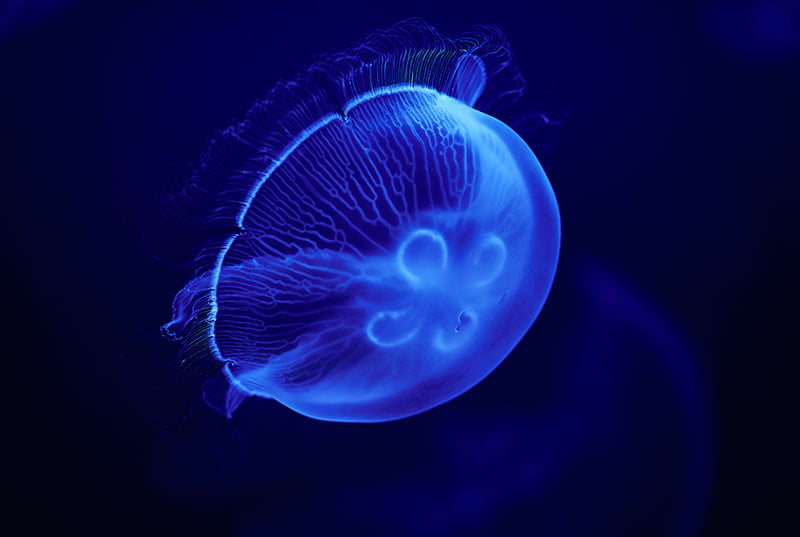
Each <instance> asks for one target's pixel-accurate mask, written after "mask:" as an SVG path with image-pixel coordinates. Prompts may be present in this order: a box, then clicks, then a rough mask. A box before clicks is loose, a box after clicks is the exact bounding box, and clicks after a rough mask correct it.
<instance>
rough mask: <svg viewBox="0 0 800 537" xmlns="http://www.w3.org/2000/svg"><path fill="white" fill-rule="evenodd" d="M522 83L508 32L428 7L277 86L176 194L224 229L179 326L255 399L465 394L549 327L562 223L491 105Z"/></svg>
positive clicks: (377, 401) (352, 412) (396, 404)
mask: <svg viewBox="0 0 800 537" xmlns="http://www.w3.org/2000/svg"><path fill="white" fill-rule="evenodd" d="M522 88H523V83H522V80H521V78H520V76H519V74H518V72H517V71H516V69H515V68H514V67H513V64H512V62H511V59H510V52H509V49H508V47H507V44H506V42H505V40H504V39H503V37H502V35H501V34H500V33H499V32H498V31H497V30H496V29H492V28H479V29H478V30H476V31H475V32H473V33H472V34H469V35H465V36H462V37H459V38H456V39H450V38H447V37H444V36H442V35H441V34H440V33H438V32H437V31H436V30H435V29H434V28H432V27H430V26H429V25H427V24H425V23H424V22H422V21H419V20H409V21H404V22H402V23H399V24H397V25H395V26H392V27H391V28H389V29H386V30H382V31H379V32H376V33H374V34H372V35H371V36H369V37H367V38H366V39H365V40H364V41H362V42H360V43H358V44H356V45H355V46H354V47H352V48H351V49H348V50H346V51H344V52H342V53H339V54H334V55H332V56H329V57H327V58H324V59H322V60H319V61H318V62H316V63H315V64H314V65H313V66H312V67H311V68H310V69H309V70H308V72H307V73H305V74H304V75H302V76H301V77H300V78H298V79H297V80H294V81H292V82H288V83H284V84H281V85H279V86H278V87H277V88H276V89H275V90H273V91H272V93H270V95H269V96H268V97H267V99H265V100H264V101H262V102H259V103H257V104H256V105H255V106H254V107H253V108H251V110H250V111H249V112H248V114H247V117H246V119H245V120H244V121H242V122H241V123H239V124H237V125H234V126H233V127H231V128H229V129H228V130H226V131H225V132H224V133H223V134H222V136H221V137H220V138H219V139H218V140H216V141H215V142H213V143H212V145H211V148H210V150H209V152H208V154H207V155H206V156H205V158H204V160H203V161H202V164H201V166H200V167H199V169H198V170H197V173H196V174H195V176H194V177H193V179H192V181H190V183H189V184H188V185H187V187H186V188H185V189H184V191H183V192H182V193H181V194H179V195H177V196H176V198H175V201H176V204H175V206H176V208H177V210H178V211H179V212H180V214H181V215H182V216H183V217H188V218H189V220H191V221H192V222H194V223H195V225H197V226H200V227H204V228H206V229H216V230H219V233H217V234H216V237H217V238H216V239H215V240H214V241H212V242H211V243H209V244H208V245H207V246H206V247H205V248H204V250H203V251H202V252H201V253H200V254H198V256H197V268H196V272H195V278H193V279H192V280H191V281H190V282H189V283H188V284H187V286H186V287H184V289H183V290H181V291H180V292H179V293H178V295H177V296H176V298H175V300H174V304H173V319H172V321H171V322H169V323H167V324H166V325H165V326H164V332H165V333H166V334H167V335H168V336H170V337H173V338H174V339H177V340H179V341H180V342H181V349H180V353H181V356H182V358H183V359H185V360H197V359H205V358H208V357H213V358H214V359H216V360H218V361H219V362H221V372H222V375H223V376H220V377H217V378H212V379H210V380H209V381H208V382H207V384H206V387H205V397H206V401H207V402H209V404H210V405H212V406H214V407H215V408H217V409H219V410H221V411H223V412H224V413H226V414H227V415H230V414H231V413H232V412H233V411H234V410H235V409H236V407H237V406H238V405H239V403H241V401H242V400H243V399H244V398H245V397H247V396H258V397H263V398H272V399H275V400H277V401H279V402H281V403H283V404H284V405H286V406H287V407H289V408H292V409H293V410H295V411H297V412H300V413H301V414H304V415H306V416H309V417H313V418H317V419H323V420H330V421H359V422H372V421H387V420H392V419H398V418H403V417H406V416H410V415H413V414H416V413H419V412H422V411H425V410H427V409H430V408H433V407H435V406H437V405H439V404H441V403H444V402H446V401H448V400H450V399H452V398H454V397H456V396H458V395H459V394H461V393H463V392H465V391H466V390H468V389H469V388H471V387H472V386H474V385H475V384H476V383H478V382H479V381H480V380H481V379H483V378H484V377H485V376H486V375H488V374H489V373H490V372H491V371H492V370H493V369H494V368H495V367H496V366H497V365H498V364H499V363H500V362H501V361H502V360H503V359H504V358H505V357H506V356H507V355H508V354H509V353H510V352H511V350H512V349H513V348H514V346H515V345H516V344H517V343H518V342H519V341H520V340H521V338H522V337H523V336H524V335H525V333H526V332H527V330H528V329H529V328H530V327H531V325H532V324H533V322H534V320H535V318H536V316H537V315H538V313H539V311H540V310H541V308H542V306H543V304H544V301H545V299H546V297H547V294H548V292H549V289H550V286H551V284H552V281H553V277H554V274H555V268H556V263H557V257H558V249H559V243H560V222H559V216H558V208H557V205H556V201H555V197H554V194H553V191H552V188H551V187H550V184H549V182H548V180H547V177H546V175H545V173H544V171H543V169H542V167H541V165H540V164H539V162H538V160H537V159H536V157H535V156H534V154H533V152H532V151H531V149H530V148H529V147H528V146H527V145H526V144H525V142H524V141H523V140H522V138H520V137H519V135H517V134H516V133H515V132H514V131H513V130H512V129H511V128H509V127H508V126H506V125H505V124H504V123H502V122H501V121H499V120H498V119H496V118H494V117H492V116H490V115H488V114H487V113H486V112H488V111H491V110H492V106H493V105H495V104H502V102H503V101H505V100H507V99H509V98H511V97H513V96H515V95H518V94H519V93H520V92H521V91H522Z"/></svg>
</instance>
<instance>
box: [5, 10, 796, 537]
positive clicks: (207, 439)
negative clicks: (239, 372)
mask: <svg viewBox="0 0 800 537" xmlns="http://www.w3.org/2000/svg"><path fill="white" fill-rule="evenodd" d="M642 4H643V3H640V2H615V1H612V2H588V1H576V2H569V1H567V2H502V1H492V2H476V1H474V0H467V1H465V2H458V3H457V2H449V3H448V2H441V1H435V0H433V1H428V2H416V1H409V2H402V3H401V2H396V3H389V2H387V3H383V2H369V3H367V2H361V3H357V2H317V3H307V2H263V1H262V2H256V1H246V0H242V1H229V2H222V1H219V2H205V1H195V2H184V1H174V2H151V1H138V2H123V1H119V2H100V1H92V0H49V1H47V0H30V1H28V2H24V1H9V2H5V3H2V4H0V6H2V7H0V69H2V71H0V126H2V134H1V136H2V138H0V159H2V160H0V166H1V167H0V173H1V174H2V176H1V177H0V179H1V180H0V188H1V189H2V201H3V211H2V216H1V217H2V221H3V231H4V233H3V236H4V238H5V243H4V250H3V251H4V257H3V276H4V278H3V281H4V284H5V285H4V288H5V290H4V296H5V298H6V307H5V314H4V315H3V318H4V334H5V346H4V350H3V360H2V363H3V367H4V380H5V382H4V386H5V389H4V390H3V391H2V393H3V397H4V399H5V400H4V402H3V407H2V408H3V412H4V416H3V442H2V445H3V447H2V450H3V452H4V455H5V456H4V458H3V460H4V461H5V468H4V472H3V473H4V477H3V481H4V483H5V489H6V491H7V492H8V493H9V494H10V496H11V498H12V500H11V502H10V503H8V502H6V503H5V505H4V512H5V513H6V515H5V517H4V519H5V520H6V521H7V524H8V525H9V526H11V525H12V521H14V520H15V519H16V520H18V521H19V522H20V523H23V524H25V525H26V526H27V527H28V528H29V529H30V532H31V533H34V534H53V533H56V532H59V533H60V532H66V531H68V530H69V531H72V530H73V529H78V530H79V531H81V533H83V534H84V535H95V534H97V535H100V534H103V535H107V534H113V535H141V534H142V533H146V534H153V535H162V534H180V535H183V534H193V535H215V536H224V535H233V536H255V535H319V534H322V533H325V534H334V535H339V534H345V535H352V536H360V535H365V536H373V535H386V536H402V535H423V536H427V535H430V536H484V535H508V536H518V535H524V536H528V535H531V536H533V535H535V536H562V535H566V536H584V535H586V536H593V537H595V536H603V535H608V536H616V537H623V536H645V537H646V536H681V537H684V536H686V537H688V536H736V535H770V536H780V535H797V534H800V515H798V513H797V507H796V499H797V492H796V483H797V480H798V477H800V476H798V465H797V462H796V453H797V452H798V448H800V446H799V445H798V441H797V433H796V431H795V430H796V427H797V425H796V424H797V416H798V395H797V388H796V384H797V379H798V369H800V368H798V360H797V355H798V352H797V331H798V329H797V320H798V315H797V306H796V305H797V303H798V298H800V293H798V285H797V277H798V274H800V251H799V250H800V249H799V248H798V239H797V233H798V229H800V228H798V207H799V206H800V205H799V204H800V184H799V183H798V179H799V178H800V153H799V152H798V143H797V142H798V139H799V137H798V134H797V124H798V119H800V114H798V112H799V111H800V106H799V105H798V102H797V100H798V99H797V96H798V95H800V7H798V4H797V3H796V2H791V1H790V0H771V1H770V0H731V1H722V0H708V1H697V2H672V3H669V5H668V6H666V7H656V6H655V4H654V5H642ZM408 17H421V18H423V19H425V20H426V21H427V22H429V23H431V24H432V25H434V26H436V27H437V28H439V29H440V30H441V31H442V32H444V33H446V34H449V35H452V34H458V33H459V32H461V31H464V30H467V29H468V28H469V27H470V26H472V25H475V24H494V25H497V26H498V27H499V28H500V29H501V30H502V31H503V33H504V34H505V35H506V37H507V38H508V40H509V42H510V45H511V49H512V51H513V53H514V54H515V56H516V60H517V63H518V66H519V69H520V71H521V72H522V74H523V76H524V77H525V78H526V80H527V82H528V93H527V97H526V100H525V102H524V106H515V107H512V108H511V109H509V110H506V111H505V114H506V115H505V116H503V115H502V114H501V115H500V116H499V117H500V119H501V120H503V121H505V122H507V123H508V124H509V125H511V126H512V127H514V128H515V129H516V130H517V132H519V133H520V135H521V136H522V137H523V138H524V139H525V140H526V141H527V142H528V144H529V145H530V146H531V147H532V149H533V150H534V152H535V153H536V155H537V157H538V158H539V160H540V161H541V162H542V165H543V167H544V169H545V170H546V171H547V174H548V177H549V179H550V181H551V183H552V185H553V189H554V190H555V194H556V197H557V199H558V203H559V207H560V211H561V219H562V247H561V256H560V261H559V267H558V270H557V273H556V278H555V282H554V285H553V288H552V291H551V293H550V296H549V298H548V300H547V302H546V304H545V306H544V309H543V310H542V312H541V314H540V316H539V318H538V319H537V322H536V323H535V324H534V326H533V328H532V329H531V330H530V331H529V333H528V334H527V336H526V337H525V338H524V339H523V340H522V342H521V343H520V345H518V346H517V348H516V349H515V350H514V351H513V352H512V353H511V355H510V356H509V357H508V358H507V359H506V360H505V361H504V362H503V364H501V365H500V367H498V369H497V370H496V371H494V372H493V373H492V374H491V375H490V376H489V377H487V378H486V379H485V380H484V381H482V382H481V383H480V384H478V385H477V386H476V387H475V388H473V389H471V390H470V391H468V392H467V393H465V394H464V395H462V396H460V397H458V398H456V399H455V400H453V401H451V402H449V403H446V404H445V405H442V406H439V407H437V408H434V409H432V410H430V411H428V412H425V413H423V414H421V415H418V416H414V417H411V418H407V419H404V420H400V421H395V422H388V423H380V424H341V423H326V422H320V421H315V420H312V419H309V418H306V417H304V416H301V415H299V414H296V413H294V412H292V411H290V410H288V409H287V408H285V407H283V406H281V405H279V404H277V403H274V402H272V401H267V400H255V399H248V400H246V401H245V402H244V403H243V404H242V406H241V408H240V409H239V410H238V411H237V413H236V414H235V415H234V416H233V418H231V419H229V420H228V419H225V418H224V417H221V416H219V415H218V414H216V413H215V412H214V411H212V410H211V409H209V408H208V407H206V406H205V405H204V404H203V403H202V401H199V398H198V397H197V386H198V385H199V383H200V382H201V381H202V379H203V378H204V376H207V375H208V374H209V372H210V370H211V368H212V367H211V366H212V365H213V364H193V365H192V366H191V367H189V368H181V369H180V370H179V374H177V375H176V371H178V370H177V369H176V368H174V367H172V365H171V364H172V362H171V361H172V360H173V359H174V357H175V355H176V348H175V346H174V344H172V343H170V342H168V341H166V340H163V339H161V338H160V335H159V326H160V325H161V324H163V323H164V322H166V321H167V320H168V319H169V316H170V304H171V299H172V296H173V295H174V294H175V292H176V291H177V290H178V289H180V287H181V286H182V285H183V283H184V282H185V281H186V279H187V276H188V273H189V268H188V266H187V265H186V262H187V261H188V260H189V259H190V258H191V254H192V253H193V251H192V248H191V245H189V244H185V245H182V244H181V243H180V242H177V241H176V240H175V238H174V237H172V236H171V235H170V232H169V230H168V228H166V227H165V226H164V225H163V222H162V219H161V204H162V202H163V200H164V198H165V195H166V193H167V192H169V191H170V189H174V188H176V187H178V186H180V185H181V183H182V182H183V181H185V180H186V179H187V178H188V177H189V176H190V175H191V172H192V169H193V166H194V165H195V164H196V163H197V160H198V159H199V156H200V154H201V153H202V151H203V149H204V148H205V146H206V143H207V142H208V140H209V139H210V138H212V137H214V136H215V135H216V134H217V133H218V132H219V131H220V130H222V129H224V128H225V127H226V126H228V125H229V124H231V123H233V122H234V121H236V120H237V119H240V118H241V117H242V115H243V114H244V112H245V111H246V110H247V108H248V107H249V106H250V104H251V103H253V102H254V101H256V100H257V99H259V98H262V97H263V96H264V95H265V94H266V93H267V91H269V89H271V88H272V87H273V85H274V84H275V83H276V82H278V81H279V80H281V79H285V78H290V77H292V76H294V75H295V73H296V72H298V71H299V70H301V69H302V68H304V67H305V66H306V65H308V63H309V62H310V61H312V60H313V58H314V57H315V56H316V55H319V54H322V53H326V52H331V51H335V50H338V49H342V48H344V47H346V46H348V45H349V44H350V43H352V42H353V41H354V40H356V39H359V38H361V37H362V36H364V35H366V34H367V33H369V32H371V31H373V30H375V29H377V28H381V27H385V26H388V25H391V24H393V23H396V22H397V21H400V20H402V19H405V18H408Z"/></svg>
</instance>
